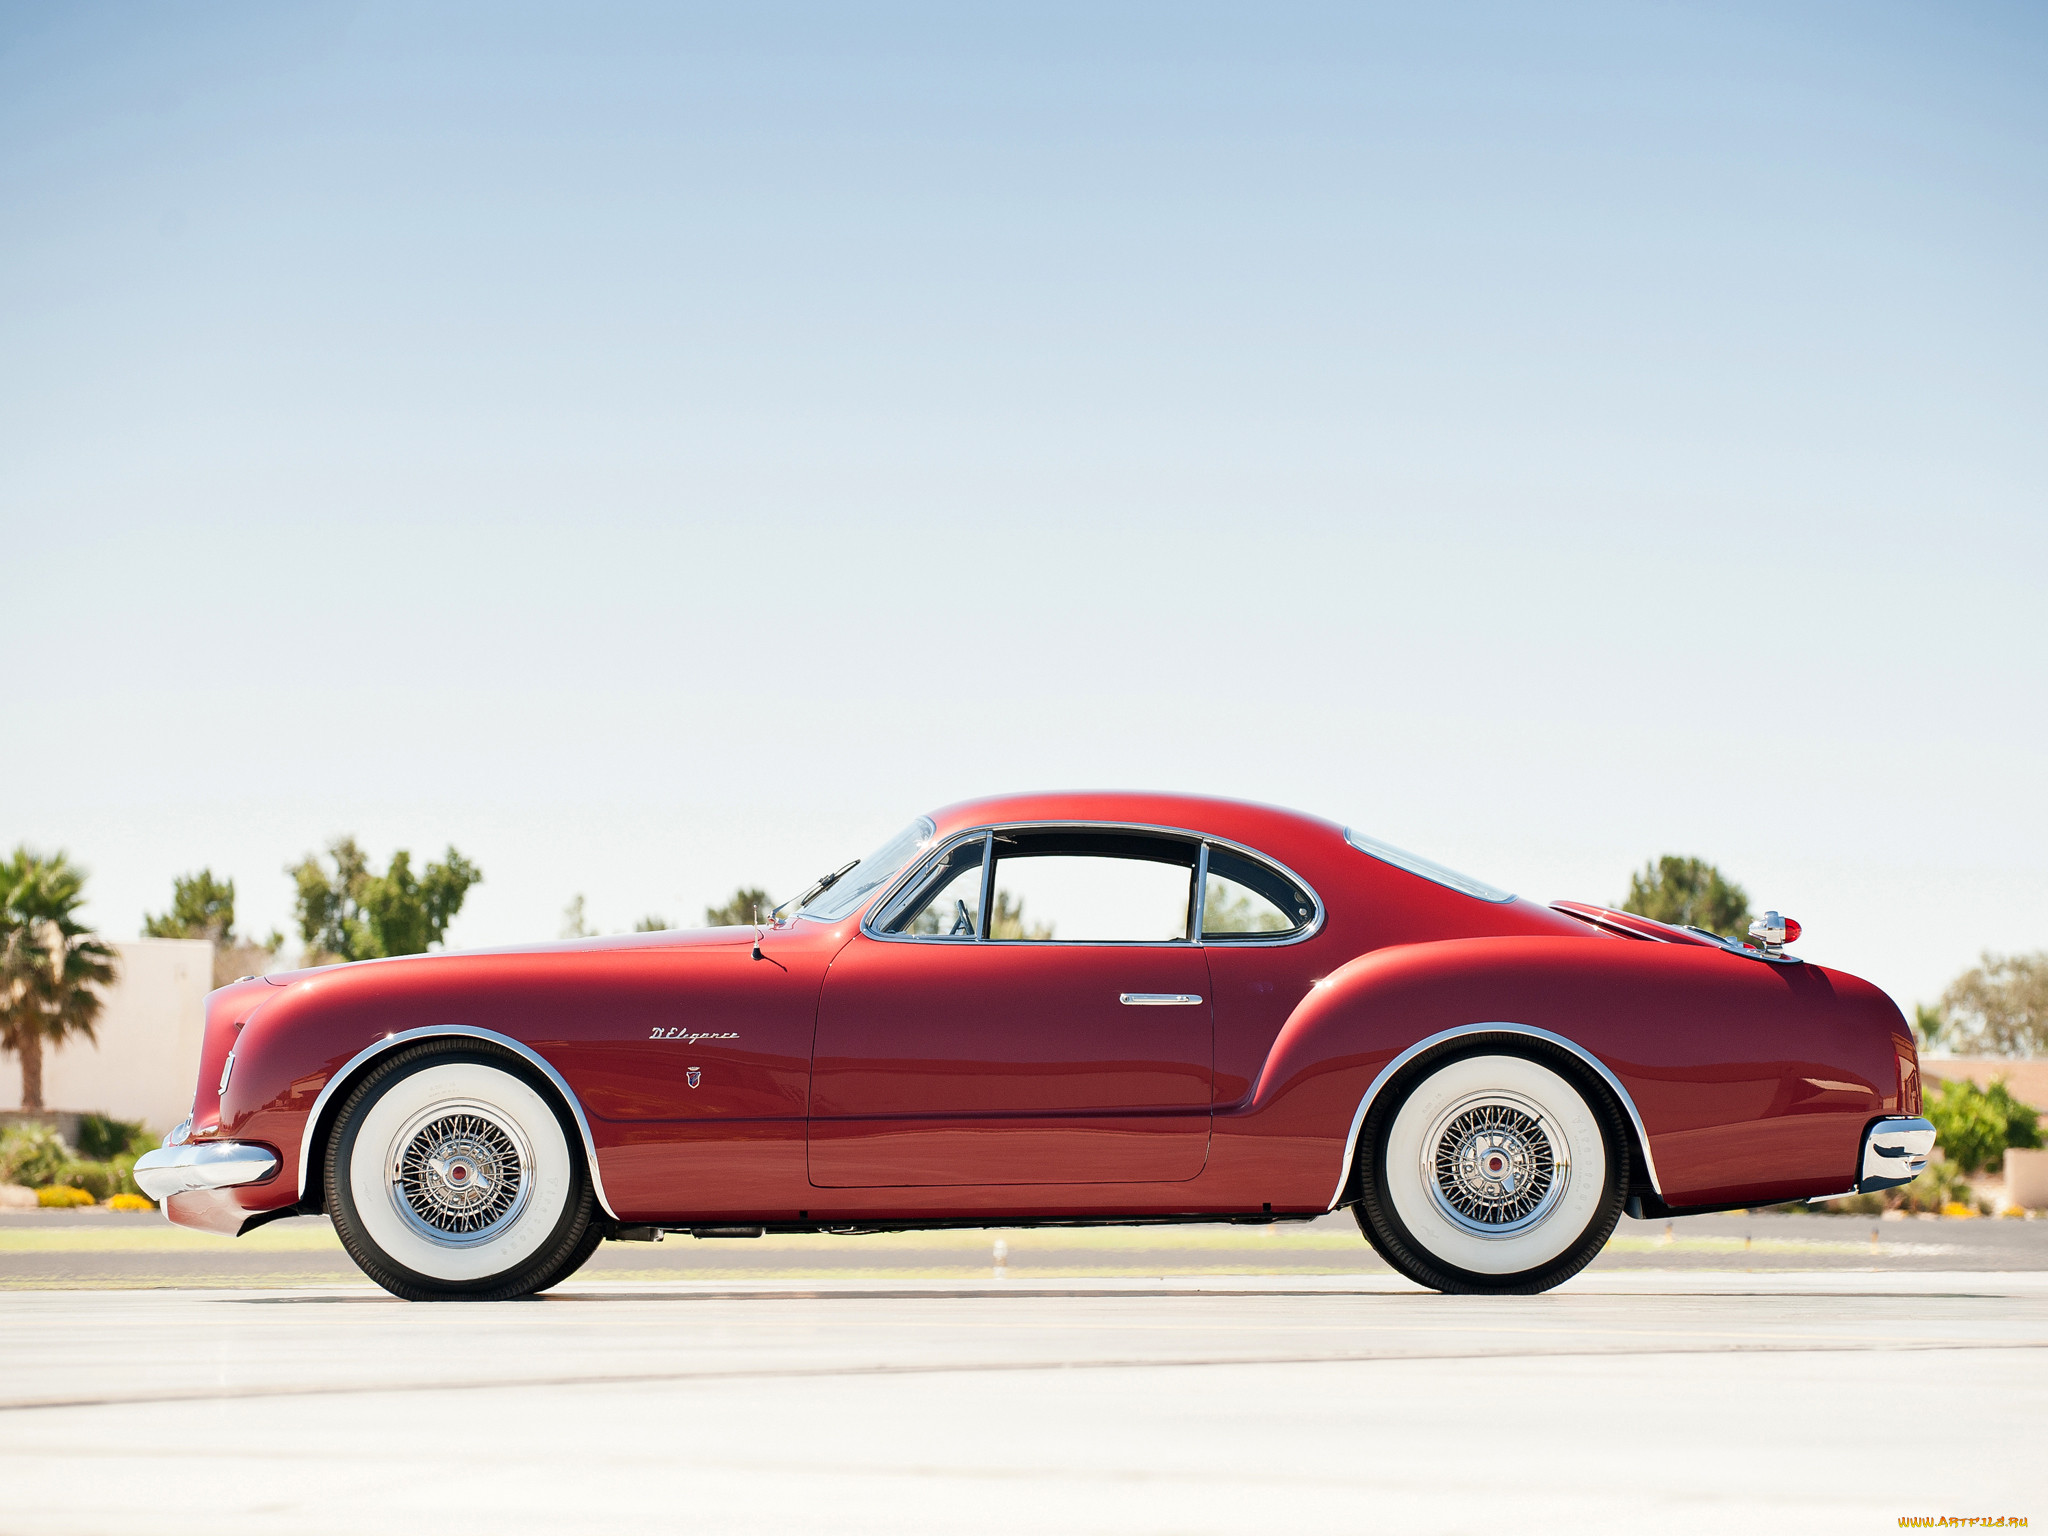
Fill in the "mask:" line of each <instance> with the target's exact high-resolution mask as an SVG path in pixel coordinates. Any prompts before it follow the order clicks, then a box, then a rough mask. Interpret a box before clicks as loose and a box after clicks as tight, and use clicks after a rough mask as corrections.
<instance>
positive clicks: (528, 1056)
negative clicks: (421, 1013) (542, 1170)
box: [299, 1024, 619, 1221]
mask: <svg viewBox="0 0 2048 1536" xmlns="http://www.w3.org/2000/svg"><path fill="white" fill-rule="evenodd" d="M449 1039H457V1040H488V1041H489V1042H490V1043H491V1044H493V1045H502V1046H503V1047H505V1049H506V1050H508V1051H511V1052H512V1053H513V1054H515V1055H517V1056H520V1057H523V1058H524V1059H525V1060H527V1061H529V1062H531V1063H532V1064H533V1065H534V1066H536V1067H538V1068H540V1070H541V1071H542V1072H543V1073H545V1074H546V1075H547V1079H548V1081H549V1082H551V1083H553V1084H554V1085H555V1087H556V1088H557V1089H558V1090H559V1091H560V1093H561V1095H562V1100H563V1102H564V1103H566V1104H567V1105H568V1106H569V1113H570V1114H572V1115H574V1116H575V1117H576V1129H577V1130H578V1131H580V1132H581V1133H582V1135H583V1160H584V1162H585V1163H586V1164H587V1165H588V1166H589V1168H590V1187H591V1189H592V1191H593V1192H594V1193H595V1194H596V1196H597V1203H598V1205H599V1206H600V1207H601V1208H602V1209H603V1211H604V1213H605V1215H607V1216H609V1217H611V1219H612V1220H614V1221H617V1220H618V1219H619V1213H618V1212H617V1211H615V1210H613V1209H612V1203H611V1201H610V1200H608V1199H606V1198H605V1193H604V1175H603V1173H601V1172H600V1171H599V1170H598V1166H597V1143H596V1142H595V1141H593V1140H592V1139H591V1136H590V1121H589V1120H588V1119H586V1118H585V1117H584V1114H583V1104H582V1102H581V1101H580V1100H579V1099H578V1098H577V1097H576V1091H575V1090H574V1089H573V1088H571V1087H570V1086H569V1083H568V1080H567V1079H566V1078H564V1077H563V1076H562V1074H561V1073H559V1072H557V1071H556V1070H555V1068H554V1064H553V1063H552V1062H550V1061H548V1060H547V1059H546V1058H545V1057H543V1056H542V1055H541V1054H540V1053H539V1052H537V1051H535V1050H534V1049H533V1047H532V1046H530V1045H525V1044H522V1043H521V1042H519V1041H517V1040H514V1039H513V1038H512V1037H511V1036H509V1035H501V1034H499V1033H498V1032H497V1031H496V1030H494V1029H477V1028H475V1027H474V1026H472V1025H468V1024H428V1025H425V1026H423V1027H422V1028H419V1029H408V1030H404V1031H402V1032H401V1033H399V1034H395V1035H386V1036H385V1037H384V1038H383V1039H382V1040H379V1041H378V1042H377V1043H376V1044H375V1045H371V1046H367V1047H365V1048H364V1049H362V1050H360V1051H357V1052H356V1053H355V1055H353V1056H351V1057H350V1058H349V1059H348V1060H347V1061H346V1062H344V1063H343V1064H342V1065H341V1066H340V1067H339V1068H338V1069H337V1070H336V1071H335V1073H334V1075H333V1076H332V1077H330V1078H328V1079H327V1082H326V1083H325V1085H324V1086H322V1088H321V1089H320V1096H319V1097H318V1098H316V1099H314V1100H313V1107H312V1109H311V1110H309V1111H308V1112H307V1114H306V1123H305V1129H304V1130H303V1131H302V1132H301V1133H300V1136H299V1198H300V1199H301V1200H303V1199H305V1198H306V1176H307V1173H308V1165H309V1164H310V1162H311V1161H312V1157H313V1131H314V1128H315V1127H316V1126H318V1125H319V1124H320V1112H321V1110H323V1109H325V1108H326V1107H327V1101H328V1100H329V1099H330V1098H332V1097H333V1096H334V1090H335V1089H336V1088H337V1087H339V1086H340V1085H341V1084H342V1083H343V1082H345V1081H346V1080H347V1079H348V1078H349V1077H350V1076H351V1075H353V1074H354V1072H355V1070H356V1068H357V1067H360V1066H361V1065H362V1064H363V1063H364V1062H366V1061H370V1060H372V1059H374V1058H376V1057H378V1056H381V1055H383V1054H384V1053H385V1052H386V1051H389V1050H393V1049H395V1048H397V1047H398V1046H401V1045H410V1044H412V1043H413V1042H414V1041H416V1040H449Z"/></svg>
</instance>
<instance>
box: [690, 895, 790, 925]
mask: <svg viewBox="0 0 2048 1536" xmlns="http://www.w3.org/2000/svg"><path fill="white" fill-rule="evenodd" d="M774 910H775V898H774V897H772V896H770V895H769V894H768V893H767V892H766V891H764V890H762V889H761V888H760V887H759V886H754V885H743V886H740V887H739V888H738V889H737V890H735V891H734V892H733V893H732V895H730V896H728V897H727V898H726V899H725V902H724V904H723V905H721V906H716V907H706V908H705V909H704V926H705V927H707V928H739V927H743V926H745V925H746V924H748V923H756V922H762V921H765V920H766V918H767V916H768V914H769V913H770V912H773V911H774Z"/></svg>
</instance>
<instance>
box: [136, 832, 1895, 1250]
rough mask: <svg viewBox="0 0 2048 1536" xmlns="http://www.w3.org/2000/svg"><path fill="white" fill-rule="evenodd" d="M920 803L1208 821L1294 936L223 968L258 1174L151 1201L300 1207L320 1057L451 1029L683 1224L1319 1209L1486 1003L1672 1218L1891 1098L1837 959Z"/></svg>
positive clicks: (1283, 852)
mask: <svg viewBox="0 0 2048 1536" xmlns="http://www.w3.org/2000/svg"><path fill="white" fill-rule="evenodd" d="M933 820H934V821H935V823H936V824H937V834H936V836H937V838H938V839H943V838H945V837H947V836H948V835H950V834H952V833H954V832H959V831H967V830H972V829H975V828H979V827H984V826H998V827H1003V826H1019V825H1038V824H1052V825H1068V824H1090V825H1102V824H1107V825H1114V826H1142V827H1154V828H1167V829H1173V830H1180V831H1186V832H1192V833H1196V834H1200V835H1202V836H1206V837H1209V838H1212V839H1219V840H1223V841H1227V842H1229V843H1232V844H1236V845H1239V846H1241V847H1243V848H1247V849H1250V850H1252V851H1254V852H1256V853H1257V854H1259V855H1261V856H1262V857H1264V858H1266V859H1267V860H1269V861H1272V862H1277V863H1279V864H1281V865H1283V866H1285V867H1286V868H1287V869H1288V870H1290V871H1291V872H1292V873H1293V874H1294V876H1295V877H1296V878H1297V879H1298V880H1299V881H1301V882H1302V883H1304V884H1305V885H1307V886H1308V887H1309V888H1310V889H1311V890H1312V891H1313V892H1314V893H1315V894H1316V896H1317V897H1318V899H1319V902H1320V905H1321V908H1322V916H1321V921H1320V926H1319V927H1317V928H1316V929H1315V930H1314V931H1313V932H1312V933H1310V934H1309V936H1307V937H1305V938H1301V939H1299V940H1296V941H1292V942H1282V943H1270V942H1242V941H1213V940H1212V941H1210V942H1206V943H1203V944H1188V943H1186V942H1179V943H1173V944H1160V945H1078V944H1076V945H1068V944H1032V945H1004V944H993V943H970V944H961V943H926V942H918V941H896V940H882V939H876V938H873V937H869V936H867V935H865V934H863V933H861V932H860V930H859V926H858V921H857V917H858V914H856V915H855V916H853V917H849V918H847V919H845V920H843V921H839V922H836V923H831V924H826V923H820V922H815V921H811V920H801V921H797V922H795V923H792V924H790V925H788V926H786V927H783V928H779V929H772V930H769V931H768V932H767V933H766V934H765V935H764V937H763V939H762V942H761V946H760V947H761V953H762V958H761V959H758V960H757V959H755V958H754V957H753V952H752V950H753V941H754V930H752V929H724V930H709V931H705V932H700V933H660V934H645V935H634V936H630V937H621V938H612V939H598V940H582V941H575V942H571V943H564V944H551V945H537V946H532V947H529V948H524V949H515V950H504V951H493V952H476V953H467V954H450V955H439V956H420V957H413V958H408V959H402V960H390V961H372V962H366V963H362V964H358V965H351V966H341V967H334V968H330V969H326V970H319V971H310V972H302V973H298V974H295V975H289V976H283V977H276V978H271V979H269V980H268V981H263V982H247V983H240V984H237V985H236V986H233V987H229V988H225V989H223V990H221V991H220V992H217V993H215V994H214V995H213V997H212V998H211V999H210V1000H209V1013H208V1025H207V1032H206V1042H205V1047H204V1051H203V1055H202V1060H201V1064H200V1082H199V1089H198V1093H197V1095H196V1097H195V1101H194V1111H195V1114H194V1134H195V1136H196V1137H197V1138H198V1139H201V1140H206V1139H212V1138H216V1137H221V1138H230V1139H237V1140H246V1141H255V1142H260V1143H263V1144H265V1145H268V1146H271V1147H273V1148H275V1149H276V1150H277V1152H278V1153H279V1156H280V1159H281V1161H282V1164H283V1166H282V1168H281V1169H280V1171H279V1173H278V1175H277V1176H276V1177H275V1178H273V1179H271V1180H270V1181H268V1182H267V1183H264V1184H259V1185H250V1186H244V1187H241V1188H236V1189H231V1190H226V1191H221V1192H218V1193H215V1194H208V1195H204V1196H202V1195H196V1194H194V1195H176V1196H173V1197H172V1198H171V1200H170V1202H169V1210H170V1214H171V1217H172V1219H173V1220H176V1221H180V1222H184V1223H186V1224H189V1225H195V1226H204V1227H208V1228H211V1229H214V1230H225V1229H230V1228H233V1227H235V1226H237V1225H239V1224H240V1223H241V1222H242V1221H245V1220H247V1219H248V1218H249V1217H250V1216H252V1215H261V1214H263V1213H266V1212H274V1211H278V1210H281V1209H285V1208H287V1207H293V1206H296V1205H298V1204H299V1203H300V1202H301V1201H302V1199H303V1200H305V1201H307V1202H310V1203H312V1204H313V1205H315V1206H317V1203H318V1201H319V1200H320V1199H321V1195H322V1187H321V1182H320V1180H321V1173H320V1168H319V1156H318V1154H319V1147H320V1138H321V1137H323V1136H324V1135H325V1132H326V1129H327V1126H328V1124H329V1123H330V1121H331V1117H332V1114H333V1112H334V1111H335V1110H336V1109H337V1108H338V1107H339V1104H340V1102H341V1100H342V1099H343V1098H344V1097H345V1095H346V1091H347V1088H348V1086H349V1083H350V1082H351V1081H352V1080H353V1079H352V1078H351V1077H350V1076H349V1073H350V1072H351V1071H352V1070H360V1069H361V1066H362V1064H363V1063H364V1062H366V1061H368V1060H371V1059H375V1057H376V1055H377V1054H378V1053H380V1052H382V1051H385V1050H390V1049H398V1048H402V1047H403V1046H404V1045H405V1043H406V1042H407V1040H408V1039H411V1038H418V1039H432V1038H436V1037H437V1036H439V1035H443V1034H461V1033H463V1032H471V1033H485V1034H488V1035H490V1036H493V1037H497V1038H501V1039H503V1040H505V1041H508V1042H512V1043H513V1044H514V1045H515V1046H516V1047H518V1048H521V1049H523V1050H525V1051H526V1052H528V1053H530V1055H531V1056H532V1058H533V1059H535V1060H536V1061H538V1062H540V1063H544V1064H545V1066H546V1067H547V1068H548V1069H551V1070H552V1071H553V1072H554V1073H556V1074H558V1075H559V1078H560V1079H561V1081H562V1083H563V1084H564V1085H565V1086H566V1088H567V1090H568V1093H569V1094H570V1095H571V1096H572V1098H573V1102H574V1112H575V1113H576V1114H577V1115H578V1116H580V1119H579V1123H578V1126H577V1130H578V1137H579V1139H581V1138H582V1137H583V1135H584V1134H585V1133H586V1132H587V1136H588V1145H589V1146H590V1148H591V1149H592V1150H593V1151H594V1153H595V1161H596V1171H597V1174H598V1176H599V1182H600V1185H601V1194H602V1198H603V1200H604V1202H605V1204H606V1207H607V1210H608V1212H609V1214H610V1215H611V1216H612V1217H614V1218H616V1219H618V1220H619V1221H621V1222H631V1223H640V1222H651V1223H666V1224H671V1225H677V1226H683V1225H690V1224H693V1223H716V1222H736V1221H747V1222H765V1223H770V1224H781V1225H813V1226H829V1225H840V1224H848V1223H853V1222H861V1221H907V1222H914V1221H920V1220H931V1221H973V1220H978V1219H983V1218H986V1219H989V1220H1001V1221H1028V1220H1031V1219H1033V1218H1048V1219H1051V1218H1061V1217H1068V1218H1073V1217H1081V1218H1113V1217H1121V1216H1129V1217H1145V1216H1161V1215H1193V1214H1235V1213H1259V1212H1262V1211H1264V1210H1266V1209H1267V1208H1270V1209H1271V1210H1272V1211H1273V1212H1275V1213H1301V1212H1308V1211H1319V1210H1323V1209H1327V1208H1328V1207H1329V1206H1330V1205H1331V1203H1332V1202H1333V1200H1334V1199H1335V1198H1337V1196H1338V1193H1339V1186H1340V1184H1341V1183H1342V1182H1343V1179H1344V1177H1345V1174H1346V1171H1347V1167H1348V1164H1347V1156H1348V1149H1349V1144H1350V1138H1351V1136H1352V1134H1353V1131H1354V1129H1355V1126H1356V1123H1357V1120H1358V1117H1359V1114H1360V1110H1361V1105H1362V1103H1363V1101H1364V1099H1365V1097H1366V1095H1367V1093H1368V1092H1369V1091H1370V1090H1371V1089H1372V1088H1373V1085H1374V1083H1375V1080H1376V1079H1377V1078H1378V1077H1379V1075H1380V1074H1381V1072H1382V1070H1383V1069H1384V1068H1386V1067H1387V1065H1388V1064H1389V1063H1390V1062H1393V1061H1394V1060H1395V1059H1396V1058H1398V1057H1399V1056H1400V1055H1401V1053H1402V1052H1404V1051H1407V1050H1409V1049H1410V1048H1411V1047H1413V1046H1415V1045H1416V1044H1417V1043H1418V1042H1422V1041H1425V1040H1428V1039H1430V1038H1431V1037H1433V1036H1437V1035H1440V1034H1444V1033H1446V1032H1450V1031H1470V1030H1474V1029H1481V1028H1485V1027H1488V1026H1501V1027H1507V1028H1512V1029H1517V1030H1536V1031H1543V1032H1546V1033H1547V1034H1549V1035H1552V1036H1555V1037H1558V1038H1559V1039H1561V1040H1564V1041H1567V1042H1570V1043H1571V1044H1572V1045H1573V1046H1574V1047H1576V1048H1577V1049H1578V1050H1579V1051H1580V1052H1582V1053H1584V1055H1585V1056H1586V1057H1588V1058H1590V1059H1593V1060H1597V1061H1598V1062H1599V1063H1600V1064H1602V1065H1603V1066H1604V1067H1605V1068H1606V1070H1607V1071H1608V1072H1609V1073H1611V1074H1612V1076H1613V1078H1614V1079H1615V1081H1616V1082H1618V1083H1619V1084H1620V1086H1621V1088H1622V1090H1623V1092H1624V1093H1625V1094H1626V1095H1627V1098H1628V1100H1629V1101H1630V1105H1631V1107H1632V1108H1633V1110H1634V1112H1635V1114H1636V1115H1637V1116H1639V1118H1640V1123H1641V1127H1642V1129H1643V1131H1644V1132H1645V1134H1646V1136H1647V1150H1648V1152H1649V1154H1650V1158H1651V1159H1652V1160H1653V1161H1654V1164H1655V1170H1656V1176H1657V1177H1656V1191H1661V1193H1662V1196H1663V1198H1664V1199H1665V1200H1667V1201H1668V1202H1669V1203H1670V1204H1671V1205H1673V1206H1675V1207H1685V1206H1689V1205H1711V1204H1721V1203H1728V1202H1734V1201H1757V1202H1761V1201H1768V1200H1784V1199H1796V1198H1800V1197H1803V1196H1808V1195H1819V1194H1831V1193H1835V1192H1837V1191H1839V1190H1841V1189H1844V1188H1846V1187H1847V1186H1848V1184H1849V1183H1850V1182H1851V1181H1852V1180H1853V1177H1854V1174H1855V1162H1856V1157H1857V1150H1858V1146H1859V1138H1860V1137H1861V1134H1862V1131H1863V1128H1864V1127H1865V1126H1866V1125H1867V1124H1868V1122H1869V1121H1870V1120H1871V1119H1872V1118H1874V1117H1876V1116H1879V1115H1882V1114H1888V1113H1913V1112H1914V1111H1915V1109H1916V1108H1917V1095H1918V1080H1917V1058H1916V1056H1915V1055H1914V1050H1913V1044H1912V1038H1911V1034H1910V1031H1909V1030H1908V1029H1907V1028H1906V1025H1905V1021H1904V1019H1903V1018H1902V1017H1901V1016H1900V1015H1899V1012H1898V1010H1897V1009H1896V1008H1895V1007H1894V1006H1893V1005H1892V1004H1891V1002H1890V1001H1889V1000H1888V999H1886V998H1885V997H1884V996H1883V995H1882V994H1881V993H1879V992H1878V991H1877V990H1876V989H1875V988H1873V987H1871V986H1869V985H1868V984H1867V983H1865V982H1862V981H1859V980H1857V979H1856V978H1854V977H1850V976H1845V975H1842V974H1840V973H1838V972H1833V971H1828V970H1825V969H1822V968H1821V967H1818V966H1814V965H1803V964H1770V963H1766V962H1764V961H1761V960H1757V959H1753V958H1746V957H1744V956H1741V955H1737V954H1733V953H1730V952H1729V951H1727V950H1726V949H1723V948H1721V947H1719V946H1717V945H1713V944H1710V943H1705V942H1701V941H1698V940H1697V939H1696V937H1695V936H1690V935H1685V934H1684V933H1683V931H1682V930H1672V929H1669V928H1667V927H1666V926H1665V925H1662V924H1650V923H1648V922H1647V920H1642V919H1635V920H1631V921H1628V922H1622V921H1617V919H1621V918H1626V916H1627V915H1626V914H1613V913H1609V912H1607V911H1606V910H1605V909H1600V908H1576V909H1574V910H1575V911H1576V912H1577V913H1578V915H1572V913H1567V912H1562V911H1555V910H1552V909H1550V908H1547V907H1543V906H1538V905H1536V904H1534V903H1532V902H1528V901H1521V900H1515V901H1509V902H1504V903H1495V902H1488V901H1482V900H1479V899H1477V898H1475V897H1472V896H1469V895H1466V894H1463V893H1461V892H1459V891H1456V890H1453V889H1450V888H1448V887H1445V886H1442V885H1438V884H1436V883H1434V882H1432V881H1430V880H1426V879H1424V878H1422V877H1420V876H1417V875H1414V874H1411V873H1408V872H1407V871H1405V870H1402V869H1399V868H1396V867H1394V866H1392V865H1389V864H1386V863H1383V862H1381V861H1380V860H1378V859H1376V858H1373V857H1371V856H1369V855H1367V854H1365V853H1362V852H1360V851H1359V850H1358V849H1356V848H1354V847H1352V846H1351V845H1350V844H1349V843H1348V842H1346V841H1345V838H1344V835H1343V830H1342V828H1340V827H1338V826H1336V825H1334V824H1332V823H1329V822H1325V821H1320V820H1317V819H1315V818H1312V817H1306V816H1300V815H1296V814H1294V813H1292V812H1287V811H1281V810H1276V809H1273V808H1271V807H1266V806H1257V805H1246V804H1242V803H1238V802H1233V801H1221V800H1206V799H1196V798H1191V797H1181V796H1164V795H1131V794H1097V793H1085V794H1065V795H1030V796H1012V797H1006V798H1002V799H996V800H984V801H978V802H972V803H969V804H964V805H959V806H953V807H949V808H947V809H946V810H944V811H942V812H939V813H936V814H935V816H934V817H933ZM882 894H883V892H881V891H878V892H877V893H876V895H877V896H878V897H879V896H881V895H882ZM1659 930H1661V931H1659ZM1121 992H1165V993H1187V994H1196V995H1200V996H1201V997H1202V998H1203V1002H1202V1004H1201V1005H1200V1006H1198V1007H1193V1006H1191V1007H1177V1008H1137V1007H1125V1006H1122V1005H1120V1004H1119V1003H1118V1002H1117V1000H1116V998H1117V994H1119V993H1121ZM231 1047H232V1048H233V1049H234V1051H235V1060H236V1065H235V1070H234V1073H233V1076H232V1078H231V1080H230V1083H229V1087H228V1089H227V1092H226V1093H225V1094H224V1095H219V1096H218V1098H217V1099H216V1095H215V1093H214V1091H213V1089H214V1084H215V1083H216V1082H217V1081H218V1078H219V1074H220V1070H221V1065H222V1063H223V1062H224V1060H225V1058H226V1056H227V1053H228V1050H229V1049H230V1048H231ZM692 1068H695V1069H697V1084H696V1086H694V1087H693V1086H691V1083H690V1075H691V1072H690V1069H692ZM316 1106H317V1108H318V1111H319V1113H318V1115H317V1116H316V1115H315V1113H314V1112H315V1109H316ZM302 1164H303V1165H304V1167H305V1168H306V1172H307V1180H306V1183H305V1185H304V1187H303V1189H302V1187H301V1182H300V1169H301V1166H302ZM1643 1187H1644V1189H1645V1192H1646V1193H1652V1194H1654V1193H1655V1192H1656V1191H1652V1190H1650V1189H1649V1188H1648V1186H1647V1184H1645V1185H1644V1186H1643Z"/></svg>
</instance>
